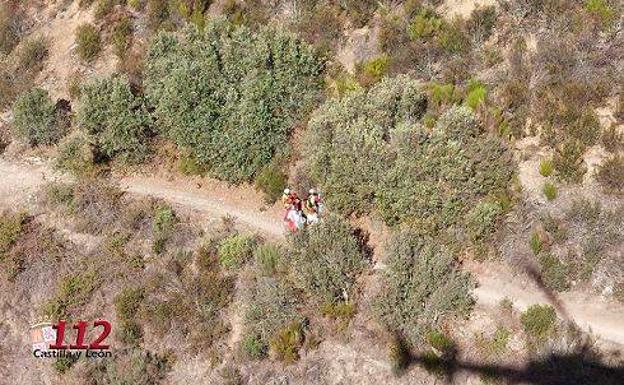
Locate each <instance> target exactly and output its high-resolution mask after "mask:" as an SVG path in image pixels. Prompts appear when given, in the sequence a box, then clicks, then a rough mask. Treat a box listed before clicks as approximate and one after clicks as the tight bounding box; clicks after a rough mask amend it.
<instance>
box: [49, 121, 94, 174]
mask: <svg viewBox="0 0 624 385" xmlns="http://www.w3.org/2000/svg"><path fill="white" fill-rule="evenodd" d="M94 161H95V157H94V154H93V149H92V148H91V140H90V138H89V137H88V136H87V135H86V134H84V133H82V132H76V133H73V134H71V135H69V136H67V138H65V139H64V140H63V141H62V142H61V143H60V144H59V146H58V151H57V153H56V158H55V159H54V167H55V168H57V169H59V170H63V171H68V172H70V173H71V174H73V175H75V176H78V177H87V176H94V175H95V174H96V173H97V167H96V165H95V164H94Z"/></svg>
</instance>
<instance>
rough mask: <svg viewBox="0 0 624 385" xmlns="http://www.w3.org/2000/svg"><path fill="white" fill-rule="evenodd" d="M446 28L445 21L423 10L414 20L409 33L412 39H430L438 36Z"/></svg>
mask: <svg viewBox="0 0 624 385" xmlns="http://www.w3.org/2000/svg"><path fill="white" fill-rule="evenodd" d="M443 26H444V20H443V19H442V18H441V17H439V16H438V15H437V14H436V13H435V12H433V11H431V10H429V9H425V8H423V9H422V10H421V11H420V13H418V14H417V15H416V16H414V18H413V19H412V22H411V24H410V26H409V29H408V33H409V36H410V38H411V39H414V40H416V39H429V38H432V37H434V36H435V35H436V34H438V33H439V32H440V31H441V30H442V28H443Z"/></svg>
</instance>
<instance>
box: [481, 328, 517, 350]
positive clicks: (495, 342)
mask: <svg viewBox="0 0 624 385" xmlns="http://www.w3.org/2000/svg"><path fill="white" fill-rule="evenodd" d="M509 337H511V332H510V331H509V329H507V328H505V327H504V326H499V327H497V328H496V331H495V332H494V334H493V335H492V336H491V337H486V336H484V335H483V333H481V334H478V335H477V341H476V344H477V347H478V349H479V351H480V353H481V355H482V356H484V357H485V358H497V357H500V356H501V354H504V353H505V351H506V350H507V345H508V344H509Z"/></svg>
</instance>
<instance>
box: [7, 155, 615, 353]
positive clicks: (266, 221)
mask: <svg viewBox="0 0 624 385" xmlns="http://www.w3.org/2000/svg"><path fill="white" fill-rule="evenodd" d="M56 177H58V176H55V175H54V174H53V173H51V172H50V171H49V170H48V169H47V168H46V167H45V166H43V165H26V164H15V163H12V162H9V161H6V160H2V159H0V206H5V207H6V206H14V205H17V204H19V203H25V202H27V201H28V197H29V196H31V195H32V194H33V193H34V192H35V191H36V190H37V188H38V187H40V186H41V185H43V184H44V183H46V181H49V180H52V179H54V178H56ZM202 182H203V183H204V185H203V186H202V185H201V184H199V183H195V185H193V184H191V183H189V182H188V178H187V179H183V178H174V179H172V180H170V181H165V180H162V179H160V178H157V177H143V176H132V177H125V178H122V179H121V180H120V182H119V183H120V186H121V188H122V189H124V190H125V191H128V192H130V193H134V194H139V195H149V196H153V197H157V198H161V199H165V200H167V201H169V202H171V203H174V204H178V205H183V206H186V207H189V208H192V209H195V210H198V211H202V212H205V213H207V214H210V215H211V216H223V215H228V214H229V215H232V216H234V217H236V218H238V221H239V223H242V224H243V225H246V226H249V227H250V228H253V229H256V230H259V231H260V232H262V233H263V234H264V235H265V236H268V237H270V238H274V239H278V238H281V237H283V235H284V233H283V227H282V224H281V220H280V210H279V208H277V207H271V208H268V209H266V210H265V211H261V210H260V209H259V208H257V206H258V205H257V204H255V203H256V202H250V199H257V198H258V197H257V196H255V197H254V195H255V194H254V193H253V192H252V191H250V189H249V188H243V189H237V188H233V187H227V186H225V185H223V184H221V183H219V182H206V181H205V180H202ZM206 183H208V184H209V185H208V186H206V185H205V184H206ZM468 267H469V269H470V270H471V271H472V272H473V273H474V274H475V276H476V277H477V279H478V281H479V287H478V288H477V289H476V290H475V292H474V293H475V296H476V297H477V299H478V303H479V304H480V305H484V306H494V305H497V304H498V303H499V301H500V300H502V299H504V298H509V299H511V300H513V302H514V305H515V306H516V307H517V308H518V309H520V310H523V309H526V308H527V307H528V306H530V305H532V304H535V303H551V304H552V302H553V301H552V298H549V297H548V296H547V295H546V293H544V292H543V291H542V290H540V289H539V288H538V287H537V286H536V285H535V284H533V283H532V282H530V280H528V279H527V278H522V277H518V276H514V275H513V274H512V273H511V272H509V271H508V270H507V269H504V268H501V267H500V266H498V265H495V264H490V265H485V264H480V265H477V264H475V265H472V266H468ZM557 301H558V303H557V304H556V305H558V306H556V307H558V308H559V309H560V315H562V316H564V317H565V316H566V314H567V315H568V316H569V317H570V318H571V319H572V320H574V321H575V322H576V323H577V324H578V325H579V326H580V327H581V328H583V329H584V330H586V331H591V332H592V333H593V334H594V335H595V336H597V337H599V338H600V339H604V340H605V341H609V342H612V343H616V344H619V345H623V346H624V306H622V305H621V304H618V303H614V302H611V301H607V300H605V299H603V298H601V297H598V296H595V295H588V294H585V293H578V292H569V293H563V294H562V295H559V296H557Z"/></svg>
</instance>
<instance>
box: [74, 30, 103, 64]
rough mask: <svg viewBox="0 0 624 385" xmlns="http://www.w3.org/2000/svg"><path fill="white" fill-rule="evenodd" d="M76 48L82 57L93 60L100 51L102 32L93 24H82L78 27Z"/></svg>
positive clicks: (88, 60)
mask: <svg viewBox="0 0 624 385" xmlns="http://www.w3.org/2000/svg"><path fill="white" fill-rule="evenodd" d="M76 45H77V47H76V50H77V53H78V57H80V59H82V60H84V61H86V62H91V61H93V60H94V59H95V57H96V56H97V55H98V54H99V53H100V50H101V49H102V42H101V39H100V33H99V32H98V30H97V28H95V26H94V25H92V24H82V25H80V26H78V28H77V29H76Z"/></svg>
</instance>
